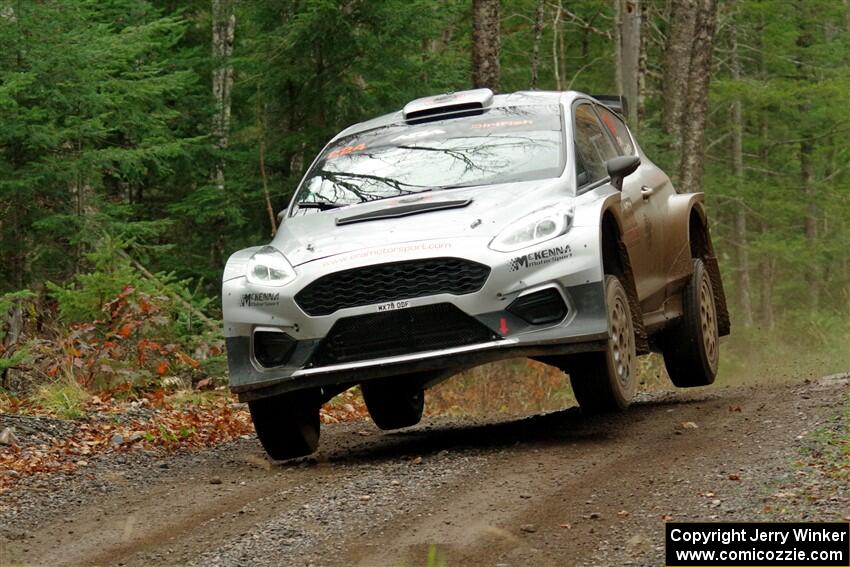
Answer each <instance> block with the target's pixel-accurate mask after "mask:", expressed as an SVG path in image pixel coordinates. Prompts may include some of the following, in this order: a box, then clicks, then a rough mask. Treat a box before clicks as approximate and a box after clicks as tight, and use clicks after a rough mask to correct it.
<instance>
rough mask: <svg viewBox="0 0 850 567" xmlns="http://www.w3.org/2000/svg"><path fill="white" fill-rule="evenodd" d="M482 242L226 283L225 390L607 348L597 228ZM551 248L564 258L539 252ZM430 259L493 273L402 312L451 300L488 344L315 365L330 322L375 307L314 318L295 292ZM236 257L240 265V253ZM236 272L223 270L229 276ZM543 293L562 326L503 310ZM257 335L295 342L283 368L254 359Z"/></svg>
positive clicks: (269, 389) (362, 255)
mask: <svg viewBox="0 0 850 567" xmlns="http://www.w3.org/2000/svg"><path fill="white" fill-rule="evenodd" d="M487 242H488V241H487V240H486V239H482V238H459V239H454V240H452V241H439V240H432V241H421V242H417V243H409V244H407V245H397V246H393V247H383V248H381V247H378V248H376V249H371V250H365V251H359V252H356V253H352V254H347V255H340V256H333V257H330V258H325V259H318V260H315V261H313V262H309V263H307V264H302V265H300V266H298V267H296V271H297V272H298V278H297V279H296V281H295V282H293V283H292V284H289V285H287V286H284V287H281V288H263V287H262V286H256V285H252V284H249V283H248V282H247V280H246V279H245V278H244V277H241V276H236V277H231V279H229V280H227V281H225V282H224V284H223V290H222V303H223V309H224V322H225V323H224V326H225V337H226V344H227V352H228V364H229V369H230V386H231V389H232V390H233V391H234V392H237V393H239V395H240V398H242V399H253V398H257V397H264V396H268V395H273V394H276V393H281V392H286V391H293V390H299V389H303V388H311V387H318V386H326V385H331V384H346V383H352V384H353V383H358V382H362V381H365V380H369V379H373V378H380V377H386V376H393V375H401V374H408V373H413V372H419V371H424V370H437V369H458V370H459V369H462V368H466V367H471V366H475V365H478V364H481V363H484V362H489V361H493V360H498V359H503V358H511V357H523V356H547V355H558V354H569V353H574V352H583V351H587V350H600V349H603V348H604V347H605V341H606V340H607V338H608V321H607V316H606V309H605V304H604V289H603V284H602V274H601V267H600V262H599V255H598V254H599V252H598V231H597V230H596V229H595V228H593V229H591V228H574V229H573V230H572V231H570V232H569V233H568V234H567V235H565V236H563V237H560V238H558V239H554V240H551V241H549V242H546V243H543V244H542V245H539V246H536V247H533V248H529V249H525V250H522V251H520V252H515V253H500V252H494V251H492V250H490V249H489V248H487ZM556 249H557V250H559V251H560V252H561V253H559V254H549V253H547V252H546V251H551V250H556ZM567 250H568V252H565V251H567ZM435 257H453V258H461V259H466V260H470V261H474V262H479V263H482V264H485V265H487V266H489V267H490V269H491V271H490V275H489V277H488V278H487V280H486V282H485V283H484V285H483V287H482V288H481V289H480V290H479V291H477V292H474V293H469V294H466V295H451V294H437V295H430V296H426V297H418V298H415V299H410V300H406V301H404V302H403V303H404V307H405V308H415V307H422V306H429V305H435V304H450V305H452V306H454V307H456V308H458V309H459V310H460V311H462V312H463V313H464V314H466V315H468V316H470V317H472V318H474V319H475V320H476V321H478V322H479V323H481V324H482V325H483V326H485V327H486V328H488V329H489V330H490V331H492V333H491V334H490V335H491V336H490V338H489V339H488V340H486V341H480V342H477V343H476V344H471V345H462V346H451V347H448V348H437V349H434V350H427V351H424V352H415V353H409V354H407V353H405V354H398V355H394V356H384V357H378V358H372V359H368V360H357V361H352V362H345V363H340V364H322V365H318V366H317V365H316V364H315V363H314V355H315V353H316V352H317V350H319V349H320V347H321V345H322V341H323V340H324V339H325V338H326V337H327V336H328V333H329V332H331V329H332V328H333V326H334V324H335V323H336V322H337V321H340V320H342V319H345V318H352V317H357V316H363V315H367V314H374V313H376V310H377V309H378V306H377V305H367V306H359V307H351V308H344V309H340V310H338V311H336V312H335V313H332V314H330V315H325V316H314V317H311V316H309V315H307V314H306V313H304V311H302V310H301V309H300V308H299V306H298V304H297V303H296V302H295V301H294V299H293V298H294V296H295V295H296V294H297V293H298V292H299V291H300V290H302V289H303V288H304V287H306V286H307V285H309V284H310V283H312V282H313V281H314V280H316V279H318V278H320V277H322V276H324V275H326V274H328V273H331V272H336V271H340V270H345V269H349V268H353V267H362V266H368V265H373V264H382V263H389V262H398V261H407V260H415V259H428V258H435ZM237 260H238V261H244V255H242V257H237ZM231 261H232V260H231ZM229 268H230V266H229ZM234 272H235V271H234V270H233V269H230V270H229V273H230V274H231V275H233V274H234ZM548 288H554V289H557V290H558V292H559V293H560V294H561V295H562V296H563V298H564V299H565V302H566V304H567V306H568V311H567V314H566V316H565V317H564V318H563V319H562V320H560V321H556V322H550V323H548V324H542V325H533V324H529V323H528V322H527V321H523V320H522V319H520V318H519V317H517V316H516V315H514V314H513V313H511V312H509V311H507V307H508V306H509V305H510V304H511V302H512V301H514V300H516V299H517V298H518V297H524V296H526V295H528V294H532V293H535V292H538V291H540V290H543V289H548ZM258 329H259V330H275V331H279V332H284V333H286V334H287V335H289V336H291V337H292V338H294V339H295V340H296V343H295V346H294V348H293V351H292V354H291V356H290V357H289V359H288V361H287V362H286V363H285V365H284V366H279V367H274V368H264V367H263V366H262V365H261V364H259V363H258V362H257V360H256V357H255V355H254V345H253V340H254V339H253V337H254V333H255V331H257V330H258Z"/></svg>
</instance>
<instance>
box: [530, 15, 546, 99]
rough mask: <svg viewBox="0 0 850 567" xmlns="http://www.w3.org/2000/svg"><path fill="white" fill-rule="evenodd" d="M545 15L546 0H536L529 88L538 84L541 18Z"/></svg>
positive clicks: (541, 31) (534, 87) (541, 34)
mask: <svg viewBox="0 0 850 567" xmlns="http://www.w3.org/2000/svg"><path fill="white" fill-rule="evenodd" d="M545 15H546V0H537V10H536V12H535V14H534V42H533V44H532V46H531V88H532V90H534V89H536V88H537V85H538V84H539V83H540V40H541V39H542V38H543V18H544V16H545Z"/></svg>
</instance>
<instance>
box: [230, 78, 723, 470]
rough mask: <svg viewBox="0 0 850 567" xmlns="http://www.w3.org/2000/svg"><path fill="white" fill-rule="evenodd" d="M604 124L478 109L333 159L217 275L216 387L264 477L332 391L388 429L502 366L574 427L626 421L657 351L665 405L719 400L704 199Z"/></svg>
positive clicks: (451, 100) (407, 112) (424, 121)
mask: <svg viewBox="0 0 850 567" xmlns="http://www.w3.org/2000/svg"><path fill="white" fill-rule="evenodd" d="M617 103H620V104H622V101H620V100H619V99H615V102H614V103H612V104H610V105H605V104H602V103H601V102H600V100H599V99H598V98H593V97H590V96H587V95H584V94H581V93H578V92H551V93H543V92H519V93H514V94H507V95H498V96H494V95H493V93H492V92H491V91H489V90H488V89H478V90H473V91H466V92H460V93H452V94H447V95H440V96H434V97H428V98H422V99H418V100H415V101H413V102H410V103H409V104H407V105H406V106H405V107H404V109H403V110H401V111H399V112H395V113H392V114H388V115H386V116H381V117H379V118H376V119H374V120H370V121H367V122H363V123H361V124H356V125H354V126H352V127H350V128H348V129H346V130H345V131H343V132H342V133H340V134H339V135H337V136H336V137H335V138H334V139H333V140H331V142H330V143H329V144H328V145H327V146H326V147H325V148H324V150H322V152H321V153H320V154H319V156H318V157H317V158H316V160H315V161H314V162H313V164H312V165H311V167H310V168H309V170H308V172H307V174H306V175H305V176H304V179H303V180H302V182H301V183H300V185H299V187H298V188H297V190H296V192H295V195H294V197H293V199H292V201H291V203H290V204H289V206H288V208H287V210H286V211H284V212H282V213H281V218H282V222H281V225H280V229H279V230H278V232H277V234H276V235H275V237H274V239H273V240H272V242H271V243H270V244H268V245H266V246H260V247H254V248H248V249H245V250H241V251H239V252H237V253H235V254H233V255H232V256H231V257H230V259H229V260H228V262H227V266H226V268H225V271H224V278H223V280H224V281H223V289H222V302H223V312H224V329H225V337H226V343H227V355H228V363H229V369H230V385H231V388H232V390H233V391H234V392H237V393H238V395H239V397H240V399H242V400H244V401H247V402H248V404H249V407H250V410H251V416H252V418H253V421H254V426H255V429H256V431H257V435H258V437H259V439H260V441H261V442H262V444H263V447H264V448H265V449H266V451H267V452H268V454H269V455H270V456H271V457H273V458H275V459H283V458H289V457H295V456H300V455H305V454H309V453H311V452H313V451H314V450H315V449H316V447H317V444H318V439H319V408H320V407H321V404H323V403H324V402H326V401H327V400H329V399H330V398H331V397H333V396H334V395H336V394H338V393H339V392H341V391H343V390H345V389H347V388H350V387H352V386H354V385H357V384H359V385H361V387H362V392H363V397H364V399H365V402H366V406H367V408H368V410H369V413H370V415H371V417H372V418H373V420H374V421H375V423H376V424H377V425H378V426H379V427H380V428H382V429H396V428H400V427H406V426H410V425H413V424H415V423H417V422H418V421H419V420H420V419H421V417H422V409H423V403H424V391H425V390H426V389H427V388H428V387H430V386H432V385H434V384H436V383H438V382H440V381H441V380H444V379H446V378H448V377H450V376H451V375H453V374H455V373H457V372H459V371H460V370H463V369H466V368H470V367H472V366H476V365H479V364H482V363H485V362H489V361H493V360H497V359H503V358H509V357H530V358H534V359H536V360H539V361H542V362H544V363H547V364H551V365H554V366H557V367H558V368H561V369H563V370H564V371H565V372H567V373H568V374H569V377H570V382H571V384H572V388H573V390H574V392H575V396H576V399H577V400H578V403H579V405H580V406H581V408H582V410H583V411H587V412H600V411H611V410H621V409H624V408H626V407H627V406H628V405H629V403H630V401H631V399H632V397H633V396H634V393H635V388H636V369H635V360H636V356H638V355H641V354H646V353H648V352H650V351H652V350H655V351H660V352H661V353H663V355H664V361H665V363H666V366H667V370H668V372H669V375H670V377H671V378H672V380H673V382H674V384H675V385H677V386H681V387H687V386H700V385H706V384H710V383H712V382H713V380H714V377H715V374H716V372H717V364H718V356H719V337H720V336H721V335H725V334H728V332H729V317H728V314H727V311H726V303H725V298H724V294H723V288H722V284H721V280H720V273H719V270H718V265H717V260H716V258H715V255H714V251H713V249H712V244H711V238H710V235H709V231H708V222H707V218H706V212H705V208H704V205H703V195H702V194H701V193H683V194H679V193H677V192H676V191H675V190H674V188H673V186H672V184H671V183H670V179H669V178H668V177H667V175H666V174H665V173H664V172H663V171H662V170H661V169H659V168H658V167H657V166H656V165H655V164H653V163H652V162H651V161H650V160H649V159H648V158H647V157H646V155H645V154H644V153H643V152H642V151H641V149H640V146H638V144H637V142H636V141H635V139H634V138H633V136H632V135H631V133H630V132H629V130H628V128H627V127H626V125H625V123H624V122H623V119H622V118H621V117H620V115H619V114H618V112H617V110H618V109H619V108H621V107H619V106H618V105H617ZM519 395H521V393H519Z"/></svg>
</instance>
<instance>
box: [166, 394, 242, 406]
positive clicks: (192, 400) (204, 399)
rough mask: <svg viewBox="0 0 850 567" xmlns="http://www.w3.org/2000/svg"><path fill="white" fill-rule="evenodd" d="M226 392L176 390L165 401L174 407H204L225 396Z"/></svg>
mask: <svg viewBox="0 0 850 567" xmlns="http://www.w3.org/2000/svg"><path fill="white" fill-rule="evenodd" d="M227 395H228V392H223V391H220V390H210V391H205V392H199V391H197V390H177V391H176V392H174V393H173V394H171V395H170V396H167V397H166V401H167V402H168V403H169V404H171V405H172V406H174V407H184V406H201V407H202V406H205V405H209V404H211V403H213V402H214V401H215V400H217V399H218V398H220V397H222V396H227Z"/></svg>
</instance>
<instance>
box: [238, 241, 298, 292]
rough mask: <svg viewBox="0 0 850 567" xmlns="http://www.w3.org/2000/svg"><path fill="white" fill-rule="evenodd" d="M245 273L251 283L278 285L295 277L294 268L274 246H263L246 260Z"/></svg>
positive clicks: (286, 282)
mask: <svg viewBox="0 0 850 567" xmlns="http://www.w3.org/2000/svg"><path fill="white" fill-rule="evenodd" d="M245 275H246V276H247V278H248V281H249V282H251V283H252V284H259V285H267V286H272V287H278V286H282V285H285V284H288V283H289V282H291V281H292V280H294V279H295V270H293V269H292V266H290V265H289V262H287V260H286V257H285V256H284V255H283V254H281V253H280V251H278V250H277V249H276V248H273V247H271V246H263V247H262V248H260V249H259V250H257V251H256V252H255V253H254V255H253V256H251V258H250V259H249V260H248V267H247V269H246V273H245Z"/></svg>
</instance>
